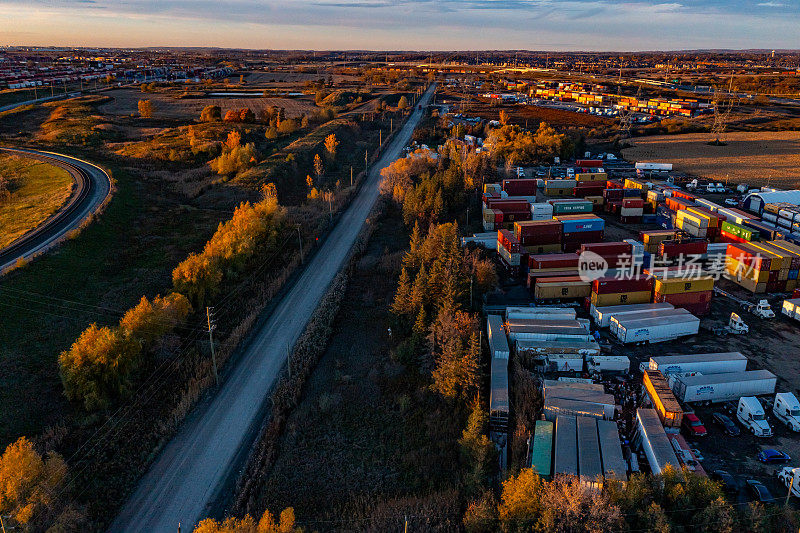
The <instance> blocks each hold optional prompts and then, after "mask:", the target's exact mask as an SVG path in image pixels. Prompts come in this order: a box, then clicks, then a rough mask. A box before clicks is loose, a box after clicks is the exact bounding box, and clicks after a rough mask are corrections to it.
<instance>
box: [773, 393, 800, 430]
mask: <svg viewBox="0 0 800 533" xmlns="http://www.w3.org/2000/svg"><path fill="white" fill-rule="evenodd" d="M772 414H773V415H775V418H777V419H778V420H779V421H780V422H781V423H783V424H784V425H785V426H786V427H788V428H789V429H791V430H792V431H800V402H798V401H797V397H796V396H795V395H794V394H792V393H791V392H779V393H778V394H776V395H775V402H774V403H773V404H772Z"/></svg>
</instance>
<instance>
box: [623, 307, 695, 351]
mask: <svg viewBox="0 0 800 533" xmlns="http://www.w3.org/2000/svg"><path fill="white" fill-rule="evenodd" d="M699 330H700V319H699V318H697V317H696V316H694V315H692V314H686V315H673V316H660V317H657V318H645V319H641V320H626V319H624V318H623V319H622V320H619V321H618V327H617V338H618V339H619V340H620V342H622V343H624V344H628V343H633V342H651V343H653V342H664V341H670V340H674V339H677V338H679V337H685V336H688V335H696V334H697V332H698V331H699Z"/></svg>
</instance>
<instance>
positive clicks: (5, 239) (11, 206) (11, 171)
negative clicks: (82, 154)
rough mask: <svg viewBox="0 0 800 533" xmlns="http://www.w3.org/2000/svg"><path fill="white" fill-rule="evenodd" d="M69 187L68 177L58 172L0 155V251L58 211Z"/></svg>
mask: <svg viewBox="0 0 800 533" xmlns="http://www.w3.org/2000/svg"><path fill="white" fill-rule="evenodd" d="M72 186H73V181H72V176H70V175H69V173H68V172H67V171H66V170H64V169H62V168H59V167H56V166H54V165H48V164H47V163H43V162H41V161H36V160H34V159H27V158H24V157H19V156H15V155H7V154H4V153H0V248H5V247H6V246H8V245H9V244H11V243H12V242H13V241H14V240H16V239H18V238H19V237H21V236H22V235H24V234H25V233H27V232H28V231H30V230H32V229H34V228H36V226H38V225H39V224H41V223H42V222H44V221H45V220H46V219H47V218H48V217H49V216H50V215H52V214H53V213H55V212H56V211H58V209H59V208H60V207H61V206H62V205H64V203H65V202H66V201H67V199H68V198H69V196H70V193H71V192H72Z"/></svg>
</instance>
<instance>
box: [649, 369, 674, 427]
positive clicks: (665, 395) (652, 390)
mask: <svg viewBox="0 0 800 533" xmlns="http://www.w3.org/2000/svg"><path fill="white" fill-rule="evenodd" d="M642 383H643V384H644V387H645V390H647V394H648V396H650V400H651V401H652V402H653V406H654V407H655V408H656V412H658V418H660V419H661V423H662V424H664V427H668V428H680V427H681V422H682V421H683V409H681V404H680V403H678V400H677V399H676V398H675V395H674V394H673V393H672V390H671V389H670V388H669V384H668V383H667V380H666V378H664V374H662V373H661V371H659V370H645V371H644V377H643V378H642Z"/></svg>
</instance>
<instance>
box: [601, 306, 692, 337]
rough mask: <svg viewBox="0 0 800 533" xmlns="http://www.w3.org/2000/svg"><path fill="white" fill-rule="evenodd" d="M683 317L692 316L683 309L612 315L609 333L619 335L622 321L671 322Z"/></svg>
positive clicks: (609, 322)
mask: <svg viewBox="0 0 800 533" xmlns="http://www.w3.org/2000/svg"><path fill="white" fill-rule="evenodd" d="M681 315H691V313H690V312H689V311H687V310H686V309H683V308H678V309H651V310H649V311H637V312H636V313H623V314H614V315H611V318H610V319H609V321H608V327H609V331H610V332H611V334H612V335H617V331H618V330H619V324H620V321H622V322H633V321H636V320H647V319H649V318H654V319H655V318H661V317H667V318H669V319H670V320H671V319H672V317H675V316H681Z"/></svg>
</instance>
